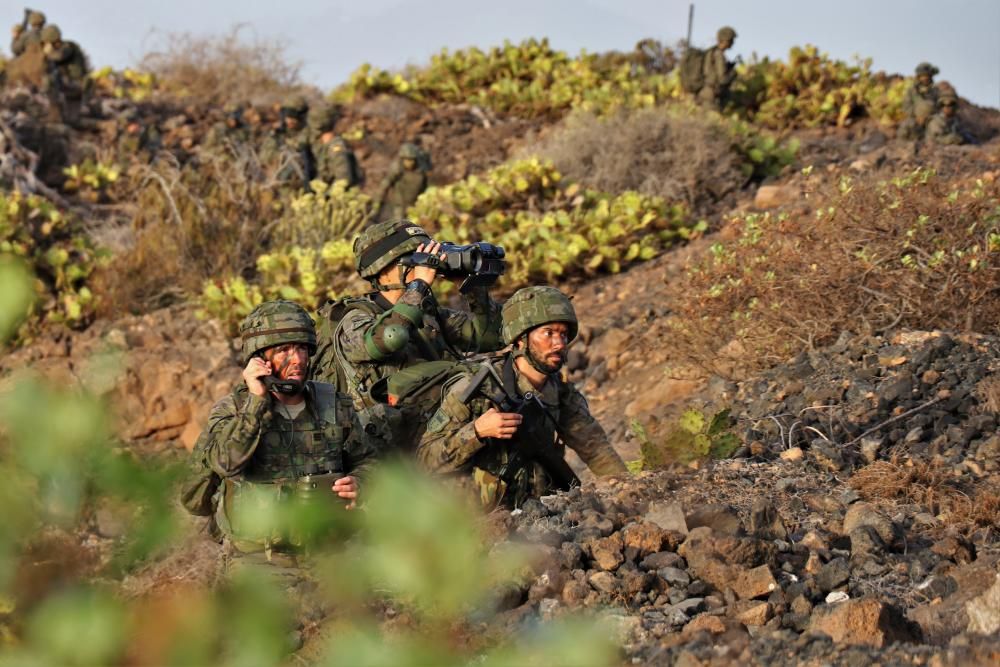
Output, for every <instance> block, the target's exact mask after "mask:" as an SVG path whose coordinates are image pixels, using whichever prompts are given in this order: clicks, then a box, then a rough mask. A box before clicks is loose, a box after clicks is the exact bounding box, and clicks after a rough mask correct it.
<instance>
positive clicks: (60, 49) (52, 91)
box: [41, 23, 90, 126]
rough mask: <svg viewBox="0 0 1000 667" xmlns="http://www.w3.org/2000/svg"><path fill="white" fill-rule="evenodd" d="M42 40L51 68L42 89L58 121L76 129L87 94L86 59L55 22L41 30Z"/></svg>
mask: <svg viewBox="0 0 1000 667" xmlns="http://www.w3.org/2000/svg"><path fill="white" fill-rule="evenodd" d="M41 40H42V51H43V52H44V54H45V60H46V63H47V66H48V75H47V76H46V78H45V83H44V85H43V88H44V89H45V90H46V91H47V92H48V93H49V97H50V99H51V100H52V102H53V106H54V107H55V108H56V110H57V111H58V119H59V120H60V121H61V122H63V123H66V124H67V125H74V126H75V125H76V124H77V121H78V120H79V117H80V107H81V105H82V103H83V97H84V93H86V91H87V83H88V80H87V73H88V72H89V71H90V67H89V65H88V64H87V57H86V56H85V55H84V54H83V51H82V50H81V49H80V47H79V46H78V45H77V43H76V42H72V41H69V40H64V39H63V38H62V31H60V30H59V26H57V25H55V24H54V23H50V24H48V25H47V26H45V27H44V28H42V31H41Z"/></svg>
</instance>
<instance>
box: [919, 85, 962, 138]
mask: <svg viewBox="0 0 1000 667" xmlns="http://www.w3.org/2000/svg"><path fill="white" fill-rule="evenodd" d="M957 104H958V99H957V96H956V95H955V94H954V92H949V91H948V90H943V91H942V92H941V96H940V98H939V99H938V110H937V113H935V114H934V115H933V116H931V118H930V120H928V121H927V129H926V131H925V134H924V136H925V137H926V139H927V141H933V142H935V143H938V144H945V145H952V146H957V145H959V144H964V143H965V137H964V136H962V130H961V127H960V126H959V124H958V118H956V117H955V107H956V106H957Z"/></svg>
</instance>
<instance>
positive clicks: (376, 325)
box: [313, 287, 501, 410]
mask: <svg viewBox="0 0 1000 667" xmlns="http://www.w3.org/2000/svg"><path fill="white" fill-rule="evenodd" d="M338 303H340V304H341V306H342V307H343V308H346V312H345V313H343V316H342V317H340V318H339V319H338V320H337V321H336V322H334V321H333V320H331V312H332V310H333V307H334V306H336V305H338V304H337V303H334V304H329V305H328V306H327V307H326V308H324V309H323V310H321V311H320V322H319V326H318V328H317V332H316V344H317V350H316V355H315V357H314V359H313V362H314V363H313V368H314V374H315V377H316V379H318V380H321V381H324V382H331V383H336V382H338V380H337V375H338V366H339V369H340V372H341V373H342V375H343V379H344V386H341V387H340V389H341V390H342V391H344V392H345V393H347V394H348V395H350V397H351V398H352V399H354V405H355V408H356V409H359V410H360V409H364V408H368V407H371V406H372V405H374V404H375V400H374V399H373V398H372V397H371V395H370V393H369V392H370V390H371V388H372V386H373V385H374V384H375V383H376V382H378V381H379V380H381V379H382V378H386V377H388V376H390V375H392V374H393V373H395V372H396V371H398V370H400V369H402V368H406V367H408V366H411V365H413V364H415V363H418V362H421V361H437V360H440V359H447V358H454V359H456V360H457V359H459V358H460V357H461V353H469V352H492V351H494V350H498V349H500V347H501V342H500V323H501V322H500V304H498V303H496V302H495V301H493V300H492V299H491V298H490V296H489V292H488V291H487V289H486V288H485V287H483V288H476V289H474V290H473V291H472V292H471V293H470V295H469V298H468V303H469V312H465V311H460V310H451V309H448V308H439V307H438V305H437V301H436V300H435V299H434V298H433V296H431V297H428V298H426V299H424V298H422V297H421V295H420V293H419V292H416V291H413V290H405V291H404V292H403V296H402V297H400V299H399V301H398V302H397V303H396V304H395V305H393V304H392V303H390V302H389V301H388V300H387V299H386V298H385V297H384V296H382V295H381V294H380V293H372V294H368V295H365V296H364V297H359V298H356V299H348V300H346V301H344V302H338ZM392 325H402V326H404V327H406V328H407V329H408V330H409V332H410V338H409V342H408V343H407V345H406V346H405V347H403V348H402V349H401V350H399V351H397V352H395V353H391V352H389V351H388V350H387V349H386V347H385V343H384V336H385V331H386V328H387V327H389V326H392Z"/></svg>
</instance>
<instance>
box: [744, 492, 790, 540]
mask: <svg viewBox="0 0 1000 667" xmlns="http://www.w3.org/2000/svg"><path fill="white" fill-rule="evenodd" d="M749 530H750V533H751V534H753V535H754V536H755V537H758V538H760V539H762V540H786V539H788V530H786V529H785V523H784V522H783V521H782V520H781V514H779V513H778V509H777V508H776V507H775V506H774V503H773V502H772V501H771V500H769V499H767V498H758V499H757V500H755V501H754V503H753V506H752V507H751V508H750V526H749Z"/></svg>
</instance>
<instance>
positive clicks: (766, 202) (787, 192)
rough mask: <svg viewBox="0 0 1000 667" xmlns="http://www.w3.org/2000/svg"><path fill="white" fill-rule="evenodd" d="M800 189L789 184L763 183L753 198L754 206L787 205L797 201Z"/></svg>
mask: <svg viewBox="0 0 1000 667" xmlns="http://www.w3.org/2000/svg"><path fill="white" fill-rule="evenodd" d="M798 195H799V193H798V191H797V190H796V189H795V188H793V187H791V186H788V185H762V186H760V187H759V188H757V194H756V195H755V196H754V198H753V206H754V208H759V209H765V210H766V209H771V208H778V207H779V206H786V205H788V204H791V203H792V202H794V201H795V199H796V198H797V197H798Z"/></svg>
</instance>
